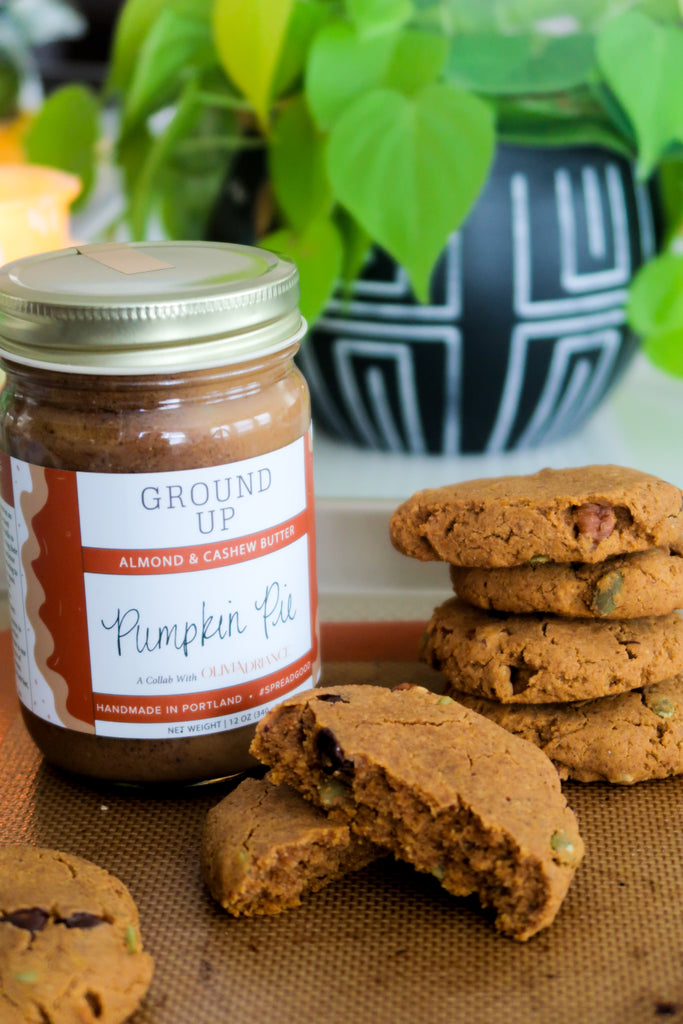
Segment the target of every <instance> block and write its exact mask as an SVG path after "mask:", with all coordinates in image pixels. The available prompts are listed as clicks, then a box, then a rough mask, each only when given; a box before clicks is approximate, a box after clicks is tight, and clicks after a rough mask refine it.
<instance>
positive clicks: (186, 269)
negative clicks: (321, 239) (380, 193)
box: [0, 242, 306, 375]
mask: <svg viewBox="0 0 683 1024" xmlns="http://www.w3.org/2000/svg"><path fill="white" fill-rule="evenodd" d="M298 302H299V277H298V273H297V269H296V267H295V265H294V264H293V263H291V262H290V261H289V260H287V259H284V258H283V257H281V256H276V255H274V254H273V253H271V252H267V251H266V250H265V249H257V248H255V247H253V246H247V245H232V244H228V243H222V242H132V243H123V242H113V243H104V244H102V245H83V246H74V247H72V248H69V249H60V250H57V251H55V252H49V253H42V254H41V255H38V256H28V257H26V258H24V259H20V260H15V261H14V262H13V263H8V264H6V265H5V266H4V267H0V356H3V355H4V356H6V357H7V358H9V359H12V360H13V361H14V362H18V363H22V364H24V365H29V366H39V367H43V368H45V369H58V370H62V371H66V372H73V373H104V374H117V375H118V374H138V375H139V374H145V373H150V374H153V373H159V372H162V371H167V372H174V371H183V370H193V369H203V368H209V367H214V366H226V365H230V364H232V363H240V362H245V361H246V360H249V359H254V358H257V357H260V356H264V355H268V354H269V353H273V352H277V351H279V350H281V349H283V348H287V347H288V346H290V345H292V344H293V343H295V342H296V341H298V340H299V339H300V338H301V336H302V335H303V333H304V330H305V327H306V324H305V321H304V320H303V318H302V316H301V314H300V313H299V308H298Z"/></svg>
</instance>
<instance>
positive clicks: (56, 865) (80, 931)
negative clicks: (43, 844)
mask: <svg viewBox="0 0 683 1024" xmlns="http://www.w3.org/2000/svg"><path fill="white" fill-rule="evenodd" d="M152 971H153V962H152V958H151V957H150V955H149V954H148V953H146V952H144V951H143V948H142V939H141V937H140V928H139V923H138V912H137V908H136V906H135V903H134V902H133V899H132V897H131V895H130V893H129V892H128V890H127V889H126V887H125V886H124V885H123V883H122V882H120V881H119V880H118V879H117V878H115V877H114V876H113V875H110V874H109V873H108V872H107V871H105V870H104V869H103V868H101V867H98V866H97V865H95V864H92V863H91V862H90V861H87V860H84V859H82V858H81V857H75V856H73V855H71V854H67V853H60V852H58V851H56V850H46V849H41V848H36V847H32V846H0V1020H2V1022H3V1024H29V1022H30V1024H34V1022H37V1021H65V1022H66V1021H79V1024H96V1022H97V1024H120V1022H122V1021H124V1020H126V1019H127V1018H128V1017H129V1016H130V1015H131V1014H132V1013H133V1011H134V1010H135V1009H136V1007H137V1006H138V1005H139V1003H140V1001H141V1000H142V998H143V996H144V994H145V992H146V991H147V989H148V987H149V984H150V980H151V977H152Z"/></svg>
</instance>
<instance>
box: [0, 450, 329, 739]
mask: <svg viewBox="0 0 683 1024" xmlns="http://www.w3.org/2000/svg"><path fill="white" fill-rule="evenodd" d="M0 461H1V469H2V475H1V487H0V496H1V498H0V503H1V505H2V514H3V533H4V541H5V551H6V562H7V577H8V587H9V601H10V612H11V619H12V631H13V638H14V652H15V667H16V675H17V688H18V691H19V697H20V699H21V700H22V701H23V703H24V704H25V705H26V707H28V708H29V709H30V710H31V711H33V713H34V714H36V715H38V716H40V717H41V718H43V719H45V720H46V721H49V722H53V723H56V724H58V725H63V726H65V727H66V728H69V729H77V730H79V731H82V732H90V733H95V734H97V735H101V736H117V737H130V738H140V739H145V738H155V739H160V738H165V737H167V738H174V739H175V738H178V737H179V736H192V735H197V734H204V733H207V732H220V731H224V730H228V729H232V728H235V727H238V726H243V725H247V724H250V723H253V722H256V721H257V720H258V719H259V718H261V717H262V716H263V715H264V714H265V713H266V711H267V710H268V709H269V708H270V707H271V706H272V705H273V704H276V703H277V701H278V699H281V698H282V697H283V696H284V695H285V694H289V693H293V692H295V691H299V690H305V689H309V688H310V687H312V686H313V685H315V683H316V682H317V674H318V640H317V591H316V580H315V542H314V521H313V483H312V460H311V435H310V432H309V433H308V434H307V435H306V436H304V437H302V438H300V439H299V440H298V441H295V442H294V443H292V444H290V445H287V446H286V447H284V448H281V449H279V450H277V451H274V452H268V453H267V454H264V455H259V456H256V457H254V458H250V459H246V460H243V461H241V462H233V463H230V464H228V465H225V466H213V467H210V468H204V469H196V470H181V471H178V472H162V473H84V472H70V471H66V470H58V469H50V468H45V467H42V466H34V465H32V464H30V463H27V462H22V461H20V460H18V459H14V458H10V457H8V456H6V455H3V456H2V459H1V460H0Z"/></svg>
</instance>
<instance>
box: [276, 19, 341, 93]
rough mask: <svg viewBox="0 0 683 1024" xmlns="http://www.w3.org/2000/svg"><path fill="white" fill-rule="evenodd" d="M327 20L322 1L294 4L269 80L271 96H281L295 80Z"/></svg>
mask: <svg viewBox="0 0 683 1024" xmlns="http://www.w3.org/2000/svg"><path fill="white" fill-rule="evenodd" d="M330 16H331V8H330V6H329V4H327V3H326V2H325V0H295V3H294V7H293V8H292V14H291V17H290V19H289V24H288V26H287V33H286V35H285V40H284V43H283V44H282V49H281V51H280V59H279V61H278V65H277V69H276V71H275V75H274V77H273V96H281V95H282V94H283V93H285V92H286V91H287V90H288V89H290V88H291V87H292V85H293V84H294V83H295V82H297V81H298V80H299V78H300V77H301V75H302V74H303V72H304V68H305V67H306V61H307V59H308V51H309V49H310V46H311V41H312V39H313V37H314V36H315V34H316V32H319V31H320V29H321V28H322V26H323V25H324V24H325V23H326V22H327V21H328V20H329V18H330Z"/></svg>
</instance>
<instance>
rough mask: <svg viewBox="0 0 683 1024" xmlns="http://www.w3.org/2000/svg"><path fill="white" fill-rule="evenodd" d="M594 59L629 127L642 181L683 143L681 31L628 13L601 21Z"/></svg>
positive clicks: (636, 12) (674, 26) (682, 53)
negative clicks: (673, 145)
mask: <svg viewBox="0 0 683 1024" xmlns="http://www.w3.org/2000/svg"><path fill="white" fill-rule="evenodd" d="M597 56H598V61H599V64H600V68H601V70H602V73H603V75H604V76H605V79H606V81H607V83H608V85H609V86H610V88H611V89H612V91H613V92H614V94H615V95H616V96H617V98H618V100H619V102H620V103H621V104H622V106H623V107H624V109H625V110H626V112H627V113H628V115H629V118H630V119H631V122H632V123H633V127H634V130H635V133H636V137H637V140H638V150H639V157H638V174H639V176H640V177H641V178H645V177H647V176H648V175H649V174H650V173H651V172H652V170H653V169H654V167H655V165H656V163H657V161H658V160H659V158H660V157H661V156H662V154H663V153H664V152H665V151H666V150H667V149H668V147H669V146H670V145H671V143H673V142H683V104H682V103H681V96H683V29H681V28H679V27H678V26H676V25H673V24H660V23H659V22H656V21H654V20H653V19H652V18H648V17H646V16H645V15H644V14H641V13H639V12H638V11H629V12H628V13H625V14H622V15H620V16H618V17H616V18H612V19H610V20H609V21H607V22H606V24H605V26H604V27H603V29H602V30H601V32H600V33H599V35H598V39H597Z"/></svg>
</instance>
